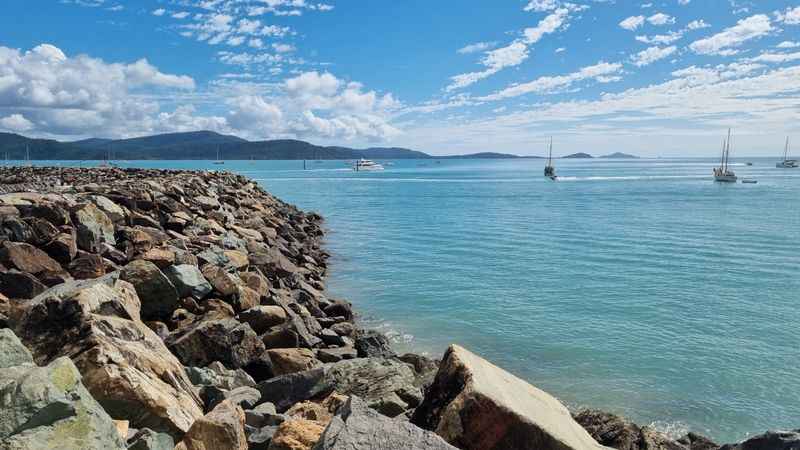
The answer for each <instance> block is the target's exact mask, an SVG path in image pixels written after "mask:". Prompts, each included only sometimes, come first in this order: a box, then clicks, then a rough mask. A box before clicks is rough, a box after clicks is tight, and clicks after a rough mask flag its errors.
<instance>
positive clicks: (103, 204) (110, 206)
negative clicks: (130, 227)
mask: <svg viewBox="0 0 800 450" xmlns="http://www.w3.org/2000/svg"><path fill="white" fill-rule="evenodd" d="M90 199H91V201H92V203H94V204H95V205H96V206H97V207H98V208H100V210H102V211H103V212H104V213H105V215H106V216H108V218H109V219H111V221H112V222H117V223H119V222H124V221H125V210H124V209H123V208H122V207H121V206H119V205H117V204H116V203H114V202H113V201H111V200H109V199H108V198H106V197H103V196H102V195H93V196H91V197H90Z"/></svg>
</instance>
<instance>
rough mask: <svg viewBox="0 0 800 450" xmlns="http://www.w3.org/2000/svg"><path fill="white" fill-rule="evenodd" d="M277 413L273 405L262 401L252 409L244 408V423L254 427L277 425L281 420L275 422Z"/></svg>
mask: <svg viewBox="0 0 800 450" xmlns="http://www.w3.org/2000/svg"><path fill="white" fill-rule="evenodd" d="M277 415H278V413H277V411H276V410H275V405H273V404H272V403H269V402H266V403H262V404H260V405H258V406H256V407H254V408H253V409H250V410H245V412H244V417H245V423H246V424H247V425H249V426H251V427H254V428H261V427H264V426H267V425H278V424H279V423H280V422H282V421H283V420H280V421H277V422H276V417H275V416H277Z"/></svg>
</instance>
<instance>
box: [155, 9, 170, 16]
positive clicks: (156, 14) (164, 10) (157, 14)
mask: <svg viewBox="0 0 800 450" xmlns="http://www.w3.org/2000/svg"><path fill="white" fill-rule="evenodd" d="M166 12H167V10H166V9H164V8H158V9H156V10H153V15H154V16H163V15H164V14H166Z"/></svg>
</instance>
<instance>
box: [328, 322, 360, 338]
mask: <svg viewBox="0 0 800 450" xmlns="http://www.w3.org/2000/svg"><path fill="white" fill-rule="evenodd" d="M330 328H331V330H333V332H334V333H336V334H338V335H339V336H352V335H353V334H355V332H356V327H355V325H353V324H352V323H350V322H339V323H335V324H333V325H331V326H330Z"/></svg>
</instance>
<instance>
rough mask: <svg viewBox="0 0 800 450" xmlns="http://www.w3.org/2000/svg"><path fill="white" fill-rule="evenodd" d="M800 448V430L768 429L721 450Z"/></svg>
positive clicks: (726, 445)
mask: <svg viewBox="0 0 800 450" xmlns="http://www.w3.org/2000/svg"><path fill="white" fill-rule="evenodd" d="M799 448H800V430H795V431H767V432H766V433H764V434H759V435H758V436H754V437H751V438H749V439H747V440H745V441H742V442H739V443H738V444H725V445H723V446H722V447H720V450H797V449H799Z"/></svg>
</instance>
